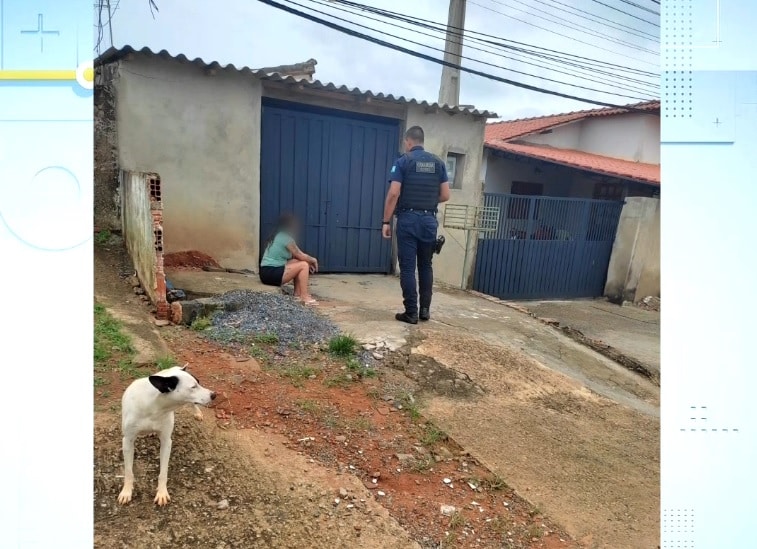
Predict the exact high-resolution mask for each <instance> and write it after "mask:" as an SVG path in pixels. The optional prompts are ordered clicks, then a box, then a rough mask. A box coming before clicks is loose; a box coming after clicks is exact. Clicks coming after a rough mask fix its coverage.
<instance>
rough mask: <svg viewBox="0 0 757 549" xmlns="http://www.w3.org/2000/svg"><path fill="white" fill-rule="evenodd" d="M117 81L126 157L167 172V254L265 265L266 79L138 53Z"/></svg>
mask: <svg viewBox="0 0 757 549" xmlns="http://www.w3.org/2000/svg"><path fill="white" fill-rule="evenodd" d="M115 84H116V93H117V122H118V145H119V164H120V167H121V169H123V170H127V171H132V172H153V173H157V174H158V175H159V176H160V178H161V181H162V185H163V201H164V212H163V229H164V246H165V252H166V253H171V252H177V251H185V250H200V251H202V252H205V253H208V254H210V255H211V256H213V257H214V258H215V259H216V260H217V261H218V262H219V263H221V264H222V265H226V266H229V267H238V268H244V267H247V268H251V267H256V263H257V257H258V256H257V249H258V234H259V227H258V222H259V211H260V205H259V201H260V192H259V181H260V99H261V84H260V82H259V81H257V80H254V79H251V78H249V77H243V76H242V75H238V74H233V73H229V72H224V71H221V72H219V73H218V74H216V75H213V76H211V75H208V74H206V73H205V72H204V71H203V70H202V69H200V68H197V67H194V66H191V65H187V64H181V63H179V62H176V61H170V60H164V59H160V58H144V57H140V56H134V57H133V58H132V59H131V60H126V61H122V62H121V63H120V68H119V71H118V76H117V80H116V83H115Z"/></svg>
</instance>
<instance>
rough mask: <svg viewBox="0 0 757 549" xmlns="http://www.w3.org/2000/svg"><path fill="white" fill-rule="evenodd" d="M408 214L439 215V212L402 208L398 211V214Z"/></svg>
mask: <svg viewBox="0 0 757 549" xmlns="http://www.w3.org/2000/svg"><path fill="white" fill-rule="evenodd" d="M407 212H415V213H422V214H431V215H436V214H437V213H438V210H423V209H419V208H402V209H401V210H397V213H398V214H401V213H407Z"/></svg>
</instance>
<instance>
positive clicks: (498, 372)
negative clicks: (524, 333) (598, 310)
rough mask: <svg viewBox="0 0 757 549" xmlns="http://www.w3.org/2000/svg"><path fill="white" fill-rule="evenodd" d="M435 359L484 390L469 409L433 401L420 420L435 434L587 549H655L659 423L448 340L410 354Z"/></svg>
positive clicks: (455, 338) (522, 361)
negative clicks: (451, 439)
mask: <svg viewBox="0 0 757 549" xmlns="http://www.w3.org/2000/svg"><path fill="white" fill-rule="evenodd" d="M441 349H443V350H444V356H445V357H446V359H445V364H446V365H448V366H451V367H454V368H456V369H458V370H459V371H462V372H465V373H466V374H468V375H469V376H470V377H471V378H472V379H474V380H477V381H478V382H480V383H482V385H483V386H484V387H485V388H486V390H487V394H486V396H485V397H484V398H481V399H476V400H474V401H464V402H461V401H459V400H451V399H448V398H443V397H435V398H433V399H431V400H430V401H429V402H428V404H427V408H426V413H427V415H428V416H429V417H432V418H433V419H434V421H435V422H436V423H437V424H438V425H439V426H440V427H441V428H443V429H444V430H445V431H447V432H450V433H454V436H455V438H456V440H457V441H458V442H459V443H461V444H462V445H463V446H465V447H467V448H469V449H471V451H474V452H475V454H476V455H477V456H478V457H479V458H480V459H481V460H482V462H483V463H485V464H486V465H487V466H488V467H490V468H491V469H492V470H494V471H497V472H498V473H499V474H500V475H502V476H503V477H504V478H507V479H508V480H509V481H510V482H511V483H512V484H513V485H514V486H517V487H518V488H519V490H521V492H522V493H523V494H524V496H525V497H526V498H528V500H529V501H531V502H533V503H535V504H537V505H538V506H540V507H543V508H544V509H545V510H546V511H547V512H548V513H549V514H550V516H552V517H553V518H555V519H556V520H558V521H559V522H560V524H562V525H563V526H564V527H565V528H566V529H567V530H568V531H569V532H571V533H572V534H574V535H575V536H576V537H577V538H578V540H579V541H580V542H581V543H582V544H583V545H585V546H586V547H590V548H613V549H621V548H623V549H636V548H649V549H654V548H656V547H658V543H659V530H658V529H657V528H655V525H657V524H659V500H658V499H657V497H658V496H657V494H658V492H659V484H660V477H659V434H658V420H657V419H656V418H652V417H648V416H645V415H644V414H641V413H636V412H633V411H629V410H628V409H626V408H624V407H622V406H619V405H618V404H616V403H613V402H612V401H610V400H608V399H605V398H603V397H600V396H597V395H595V394H593V393H591V392H590V391H588V390H586V389H585V388H583V387H581V386H580V385H578V384H577V383H574V382H572V381H571V380H569V379H567V378H565V377H563V376H556V375H554V372H551V371H549V370H548V369H546V368H543V367H541V366H539V365H538V364H537V363H536V362H535V361H533V360H531V359H529V358H527V357H524V356H522V355H518V354H516V353H513V352H508V351H507V350H504V349H496V350H495V349H492V347H491V346H490V345H487V344H485V343H483V342H481V341H477V340H476V339H474V338H470V337H461V336H460V335H459V334H457V333H455V332H454V331H452V330H449V331H442V332H434V333H433V334H429V337H428V338H427V339H426V340H425V341H424V342H423V343H422V344H421V346H420V347H418V348H417V349H416V350H417V352H418V353H427V354H430V355H437V354H438V353H439V352H440V350H441ZM472 355H473V356H476V360H475V361H471V360H470V358H469V357H470V356H472ZM471 418H481V421H480V422H479V426H480V428H479V429H476V430H472V429H471ZM489 426H491V428H489ZM503 433H504V437H503Z"/></svg>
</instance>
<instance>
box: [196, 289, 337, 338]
mask: <svg viewBox="0 0 757 549" xmlns="http://www.w3.org/2000/svg"><path fill="white" fill-rule="evenodd" d="M218 300H219V301H221V302H222V303H223V304H224V309H225V310H223V311H221V312H219V313H217V314H216V315H215V316H214V317H213V326H212V327H211V328H209V329H208V330H207V332H206V334H207V336H208V337H210V338H211V339H214V340H216V341H219V342H222V343H233V342H243V341H245V340H247V339H249V338H251V337H254V336H256V335H261V334H275V335H276V336H277V337H278V341H279V343H280V344H281V345H282V346H289V345H298V344H299V345H308V344H311V345H312V344H314V343H321V342H323V341H326V340H328V339H330V338H331V337H333V336H335V335H337V334H338V333H339V330H338V329H337V327H336V326H335V325H334V324H333V323H332V322H331V321H329V320H328V319H326V318H324V317H322V316H320V315H318V314H317V313H316V312H315V311H314V310H313V309H312V308H311V307H307V306H304V305H301V304H300V303H297V302H296V301H294V300H293V299H292V298H291V297H287V296H285V295H282V294H279V293H267V292H266V293H260V292H253V291H250V290H233V291H231V292H227V293H225V294H223V295H222V296H220V297H219V298H218Z"/></svg>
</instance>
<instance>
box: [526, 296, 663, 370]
mask: <svg viewBox="0 0 757 549" xmlns="http://www.w3.org/2000/svg"><path fill="white" fill-rule="evenodd" d="M517 305H518V306H520V307H523V308H525V309H527V310H528V311H529V312H531V313H533V314H534V315H536V316H537V317H539V318H541V319H553V320H555V321H557V322H559V323H560V326H564V327H569V328H573V329H575V330H579V331H580V332H581V333H582V334H583V335H584V336H586V337H587V338H590V339H593V340H595V341H600V342H602V343H605V344H607V345H609V346H611V347H612V348H614V349H616V350H617V351H618V352H620V353H621V354H623V355H625V356H627V357H630V358H632V359H633V360H635V361H638V362H639V363H641V364H642V365H643V366H644V367H645V368H646V369H647V370H649V371H650V372H651V373H652V374H653V377H656V378H657V379H659V378H660V313H659V312H656V311H646V310H643V309H638V308H636V307H633V306H628V307H621V306H619V305H613V304H612V303H608V302H607V301H604V300H600V299H586V300H575V301H527V302H522V303H517Z"/></svg>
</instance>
